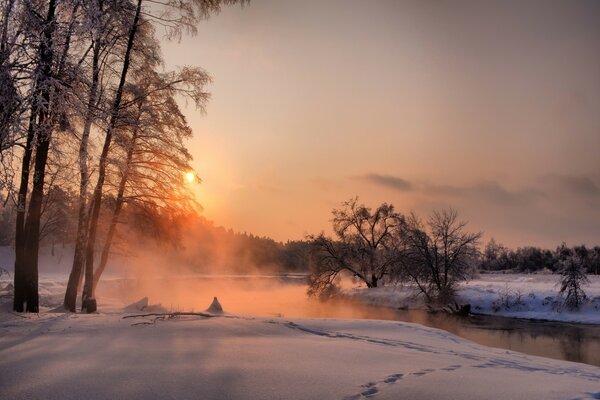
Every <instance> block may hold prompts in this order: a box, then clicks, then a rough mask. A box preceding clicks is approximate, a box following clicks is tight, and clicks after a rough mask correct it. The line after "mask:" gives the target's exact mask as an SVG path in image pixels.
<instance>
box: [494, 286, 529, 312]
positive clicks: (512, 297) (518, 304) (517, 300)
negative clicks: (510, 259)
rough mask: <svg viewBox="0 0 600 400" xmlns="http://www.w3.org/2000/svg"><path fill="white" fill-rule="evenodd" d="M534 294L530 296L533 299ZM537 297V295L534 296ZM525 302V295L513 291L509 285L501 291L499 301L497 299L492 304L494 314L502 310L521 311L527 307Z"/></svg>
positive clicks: (519, 291)
mask: <svg viewBox="0 0 600 400" xmlns="http://www.w3.org/2000/svg"><path fill="white" fill-rule="evenodd" d="M532 294H533V293H530V294H529V297H530V298H531V297H532V296H531V295H532ZM533 297H535V294H534V295H533ZM525 304H526V303H525V301H524V300H523V293H522V292H521V290H519V289H517V290H512V289H510V288H509V287H508V285H507V286H506V287H505V288H504V289H503V290H502V291H500V293H499V294H498V299H496V300H495V301H494V302H493V303H492V310H493V311H494V312H498V311H500V310H505V311H519V310H521V309H522V308H523V307H524V306H525Z"/></svg>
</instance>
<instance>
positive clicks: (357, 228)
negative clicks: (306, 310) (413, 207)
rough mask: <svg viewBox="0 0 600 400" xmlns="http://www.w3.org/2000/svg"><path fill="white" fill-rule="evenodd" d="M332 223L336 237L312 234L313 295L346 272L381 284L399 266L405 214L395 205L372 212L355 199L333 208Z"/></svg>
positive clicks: (368, 281)
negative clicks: (399, 243) (400, 212)
mask: <svg viewBox="0 0 600 400" xmlns="http://www.w3.org/2000/svg"><path fill="white" fill-rule="evenodd" d="M332 222H333V230H334V232H335V235H336V239H332V238H329V237H327V236H325V234H323V233H321V234H319V235H316V236H309V237H308V239H309V240H311V242H312V252H311V273H310V276H309V294H319V293H323V292H326V291H328V290H330V289H331V288H332V286H333V285H334V284H335V280H336V278H337V277H338V276H339V275H340V274H341V273H344V272H345V273H348V274H349V275H351V276H353V277H355V278H358V279H359V280H361V281H362V282H364V283H365V284H366V285H367V287H369V288H373V287H377V286H379V285H380V284H381V282H382V280H383V279H384V277H386V276H389V275H391V273H392V269H393V268H394V266H395V265H397V262H398V257H399V256H398V251H399V248H398V246H397V243H398V242H397V241H396V237H397V236H398V235H399V234H400V232H401V231H402V227H403V225H404V217H403V216H402V215H401V214H399V213H397V212H396V211H395V210H394V206H393V205H391V204H387V203H383V204H382V205H380V206H379V207H378V208H377V209H375V210H374V211H371V209H370V208H368V207H366V206H364V205H363V204H359V203H358V198H355V199H352V200H349V201H347V202H344V203H343V207H342V208H341V209H335V210H333V221H332Z"/></svg>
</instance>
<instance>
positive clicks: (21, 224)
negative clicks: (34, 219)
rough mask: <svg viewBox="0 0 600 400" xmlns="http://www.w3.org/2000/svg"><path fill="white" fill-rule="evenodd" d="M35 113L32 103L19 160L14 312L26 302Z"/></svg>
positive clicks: (22, 309) (19, 309)
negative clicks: (27, 215)
mask: <svg viewBox="0 0 600 400" xmlns="http://www.w3.org/2000/svg"><path fill="white" fill-rule="evenodd" d="M34 91H35V90H34ZM36 114H37V107H36V106H35V103H34V104H33V105H32V107H31V115H30V116H29V127H28V128H27V142H26V144H25V149H24V152H23V159H22V161H21V183H20V186H19V194H18V196H17V218H16V227H15V276H14V287H15V292H14V301H13V310H14V311H16V312H23V311H25V302H26V288H25V271H24V267H23V262H24V249H25V211H26V210H27V189H28V187H29V168H30V166H31V156H32V154H33V138H34V135H35V115H36Z"/></svg>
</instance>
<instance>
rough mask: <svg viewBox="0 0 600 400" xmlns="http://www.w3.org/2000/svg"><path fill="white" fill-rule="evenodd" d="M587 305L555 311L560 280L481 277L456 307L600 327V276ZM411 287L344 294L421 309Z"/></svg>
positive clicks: (466, 286) (465, 287) (465, 286)
mask: <svg viewBox="0 0 600 400" xmlns="http://www.w3.org/2000/svg"><path fill="white" fill-rule="evenodd" d="M588 278H589V279H590V284H589V285H586V286H584V290H585V292H586V294H587V296H588V298H589V299H588V302H587V303H586V304H585V305H584V306H583V307H582V308H581V309H580V310H578V311H569V310H566V309H564V308H561V307H557V305H558V304H559V303H560V298H559V297H558V287H557V286H556V284H557V282H558V279H559V276H558V275H551V274H531V275H525V274H481V275H479V277H478V278H477V279H473V280H471V281H469V282H466V283H462V284H460V285H459V287H458V291H457V297H458V302H459V303H469V304H471V306H472V311H473V312H474V313H478V314H486V315H498V316H503V317H514V318H528V319H539V320H548V321H562V322H578V323H587V324H600V276H592V275H590V276H588ZM417 293H418V292H417V291H416V290H415V288H414V287H412V286H410V285H404V286H402V285H400V286H389V287H381V288H374V289H366V288H357V289H356V288H355V289H347V290H345V291H344V294H345V295H346V296H349V297H352V298H355V299H359V300H360V301H362V302H364V303H367V304H371V305H379V306H385V307H393V308H423V307H424V304H423V299H422V296H418V295H417Z"/></svg>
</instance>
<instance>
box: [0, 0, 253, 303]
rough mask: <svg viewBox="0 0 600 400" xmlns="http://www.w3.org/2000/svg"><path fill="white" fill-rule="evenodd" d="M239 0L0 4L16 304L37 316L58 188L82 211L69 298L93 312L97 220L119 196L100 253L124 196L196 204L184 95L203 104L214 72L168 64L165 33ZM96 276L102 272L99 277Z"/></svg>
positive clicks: (0, 120) (5, 171) (0, 148)
mask: <svg viewBox="0 0 600 400" xmlns="http://www.w3.org/2000/svg"><path fill="white" fill-rule="evenodd" d="M236 2H243V1H236V0H159V1H155V0H4V1H1V2H0V13H1V14H0V18H1V22H0V26H1V32H0V163H1V171H0V172H1V174H2V176H1V186H0V191H1V192H2V193H3V194H4V195H5V202H4V204H5V205H6V204H7V203H12V204H13V205H14V208H15V210H16V216H15V221H14V227H15V234H14V245H15V256H16V257H15V268H14V303H13V308H14V310H15V311H17V312H22V311H28V312H37V311H38V310H39V295H38V253H39V246H40V240H41V239H43V235H44V229H59V228H60V227H54V228H52V223H51V222H49V221H51V219H50V218H46V219H45V221H46V225H43V223H42V221H43V220H44V218H43V215H44V214H46V216H48V214H47V213H48V212H49V208H48V205H49V204H50V202H49V197H51V196H52V195H53V193H54V194H55V195H57V196H60V192H59V189H55V188H60V190H62V191H63V192H67V191H74V192H75V193H76V194H77V196H78V198H77V205H76V208H77V209H78V219H77V224H76V228H75V229H74V230H75V232H76V237H75V252H74V259H73V265H72V269H71V273H70V276H69V282H68V287H67V290H66V293H65V298H64V305H65V308H66V309H68V310H70V311H75V309H76V299H77V293H78V289H79V288H80V287H81V286H82V285H83V293H82V302H81V307H82V309H83V310H85V311H93V310H94V309H95V299H94V288H95V283H97V278H99V273H101V270H98V269H97V268H96V267H97V265H96V261H97V258H98V257H97V254H96V252H97V244H98V242H99V237H98V234H99V232H98V227H99V223H100V222H99V221H100V216H101V214H102V213H103V212H104V211H103V205H104V204H106V203H107V196H110V197H111V198H112V199H113V202H114V203H113V204H114V207H113V209H112V215H110V217H109V220H110V221H111V223H110V224H109V228H108V230H107V232H106V235H107V237H106V238H105V239H104V241H103V242H104V247H103V248H102V250H101V253H102V254H101V258H102V257H104V254H108V253H109V252H110V246H111V243H112V240H111V237H112V236H113V235H114V230H115V229H116V225H117V222H118V221H119V218H120V217H119V214H120V212H121V210H122V209H123V206H124V204H126V203H133V202H135V203H145V204H151V205H154V206H156V207H161V208H176V209H180V210H186V209H190V208H194V207H197V205H196V204H195V202H194V200H193V197H192V196H191V195H190V191H189V188H188V187H186V186H185V185H184V184H183V179H182V177H183V175H182V174H183V173H186V172H188V171H191V166H190V161H191V155H190V154H189V152H188V151H187V149H186V148H185V140H186V139H187V138H189V137H190V135H191V130H190V128H189V126H188V124H187V122H186V119H185V117H184V116H183V114H182V112H181V110H180V108H179V105H178V99H180V98H187V99H189V100H191V102H193V103H194V104H195V106H196V107H197V108H198V109H200V110H203V109H204V106H205V104H206V102H207V100H208V98H209V94H208V93H207V92H206V89H205V87H206V85H207V84H208V83H209V82H210V77H209V75H208V74H207V73H206V72H205V71H204V70H203V69H201V68H198V67H180V68H176V69H173V70H166V69H165V68H164V63H163V60H162V56H161V53H160V45H159V43H160V42H159V35H160V34H162V35H163V36H164V35H166V36H168V37H170V38H173V39H177V38H178V37H180V36H181V35H182V34H183V33H191V34H193V33H195V31H196V24H197V23H198V22H199V21H200V20H202V19H205V18H208V17H209V16H210V15H211V14H214V13H217V12H219V10H220V8H221V6H222V5H223V4H233V3H236ZM95 276H96V278H95Z"/></svg>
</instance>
